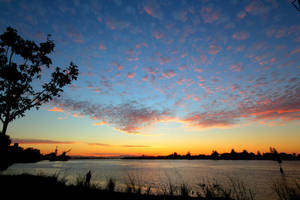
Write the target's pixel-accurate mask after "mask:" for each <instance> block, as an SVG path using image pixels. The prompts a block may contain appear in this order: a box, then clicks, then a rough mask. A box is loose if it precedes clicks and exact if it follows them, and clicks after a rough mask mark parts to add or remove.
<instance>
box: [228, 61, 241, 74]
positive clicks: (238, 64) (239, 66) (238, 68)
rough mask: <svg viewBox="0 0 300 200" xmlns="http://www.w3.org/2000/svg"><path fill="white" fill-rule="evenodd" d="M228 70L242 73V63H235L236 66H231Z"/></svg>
mask: <svg viewBox="0 0 300 200" xmlns="http://www.w3.org/2000/svg"><path fill="white" fill-rule="evenodd" d="M230 69H231V70H232V71H233V72H241V71H243V69H244V67H243V64H242V63H237V64H233V65H231V66H230Z"/></svg>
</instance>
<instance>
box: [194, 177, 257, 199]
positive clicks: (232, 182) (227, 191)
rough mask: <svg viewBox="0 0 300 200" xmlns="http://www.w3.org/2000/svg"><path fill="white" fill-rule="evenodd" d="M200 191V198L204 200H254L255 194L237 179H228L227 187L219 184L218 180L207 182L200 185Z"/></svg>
mask: <svg viewBox="0 0 300 200" xmlns="http://www.w3.org/2000/svg"><path fill="white" fill-rule="evenodd" d="M198 187H199V188H200V191H199V192H197V195H198V197H201V198H204V199H214V198H224V199H235V200H254V199H255V196H254V192H253V191H252V190H251V189H248V188H247V187H246V186H245V184H244V183H243V182H242V181H240V180H239V179H236V178H228V183H227V184H226V186H224V184H220V183H218V182H217V181H216V180H213V182H211V181H206V183H200V184H198Z"/></svg>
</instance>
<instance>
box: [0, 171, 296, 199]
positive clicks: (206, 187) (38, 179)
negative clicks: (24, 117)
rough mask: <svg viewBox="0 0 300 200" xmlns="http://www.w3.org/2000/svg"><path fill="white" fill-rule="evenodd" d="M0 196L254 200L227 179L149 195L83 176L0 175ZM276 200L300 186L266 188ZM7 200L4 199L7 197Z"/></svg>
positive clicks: (147, 190) (139, 188)
mask: <svg viewBox="0 0 300 200" xmlns="http://www.w3.org/2000/svg"><path fill="white" fill-rule="evenodd" d="M0 187H1V195H2V196H3V197H4V195H9V196H11V195H13V196H14V197H19V196H20V197H22V198H25V199H27V198H30V199H41V198H45V197H46V198H59V199H63V198H66V199H71V198H76V199H78V198H84V199H88V198H97V199H107V200H110V199H113V200H129V199H130V200H142V199H143V200H204V199H207V200H208V199H210V200H254V199H256V198H255V193H254V192H253V191H252V190H251V189H249V188H247V187H246V186H245V185H244V184H243V182H241V181H238V180H235V179H230V180H229V182H228V184H226V185H222V184H218V183H217V182H213V183H206V184H204V183H202V184H199V185H198V190H197V191H193V190H192V189H191V187H190V186H189V185H187V184H181V185H180V186H175V185H173V184H172V183H169V184H167V185H165V186H164V187H161V188H160V191H161V192H159V193H158V192H157V191H156V192H155V191H154V192H153V190H152V189H153V188H151V186H147V187H142V186H141V185H139V184H137V182H135V180H134V179H132V178H130V177H129V181H128V183H127V184H126V187H125V188H123V189H120V188H119V189H118V188H117V187H116V181H115V180H114V179H108V180H107V183H106V184H105V185H103V186H100V185H97V184H93V183H91V182H90V179H89V180H88V181H87V179H86V177H85V176H82V177H78V178H77V180H76V182H75V183H72V184H67V180H66V179H65V178H59V176H58V174H55V175H52V176H46V175H38V176H37V175H29V174H21V175H0ZM270 187H271V188H272V190H273V192H274V194H275V196H277V199H279V200H298V199H300V186H299V184H298V183H297V182H294V183H293V184H291V183H288V182H287V181H286V180H285V179H284V178H282V179H281V180H278V181H277V182H274V183H273V185H270ZM7 197H8V196H7ZM271 198H272V199H273V197H270V199H271Z"/></svg>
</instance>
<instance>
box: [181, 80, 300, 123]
mask: <svg viewBox="0 0 300 200" xmlns="http://www.w3.org/2000/svg"><path fill="white" fill-rule="evenodd" d="M294 81H296V82H297V81H298V80H294ZM299 94H300V93H298V94H296V93H293V92H291V93H290V94H288V95H287V96H285V95H284V96H280V97H277V98H273V99H271V98H268V97H265V98H264V99H263V100H262V101H255V102H252V103H249V102H248V103H247V102H239V103H238V107H237V108H236V109H233V110H229V111H228V110H219V111H204V112H193V113H190V114H188V115H187V116H186V117H185V118H184V119H183V120H182V121H184V122H185V123H187V124H189V125H191V126H196V127H200V128H215V127H218V128H222V127H231V126H234V125H236V124H238V123H239V122H241V121H242V120H247V121H253V122H260V123H262V122H268V121H272V120H277V121H278V120H279V122H280V121H283V122H284V121H293V120H299V119H300V95H299Z"/></svg>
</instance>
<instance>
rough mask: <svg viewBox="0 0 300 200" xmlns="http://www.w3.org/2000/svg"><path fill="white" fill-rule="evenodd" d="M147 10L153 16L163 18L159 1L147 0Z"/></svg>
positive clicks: (145, 8)
mask: <svg viewBox="0 0 300 200" xmlns="http://www.w3.org/2000/svg"><path fill="white" fill-rule="evenodd" d="M144 10H145V12H146V13H147V14H148V15H150V16H151V17H154V18H157V19H162V17H163V13H162V11H161V9H160V4H159V2H158V1H147V2H146V4H145V5H144Z"/></svg>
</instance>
